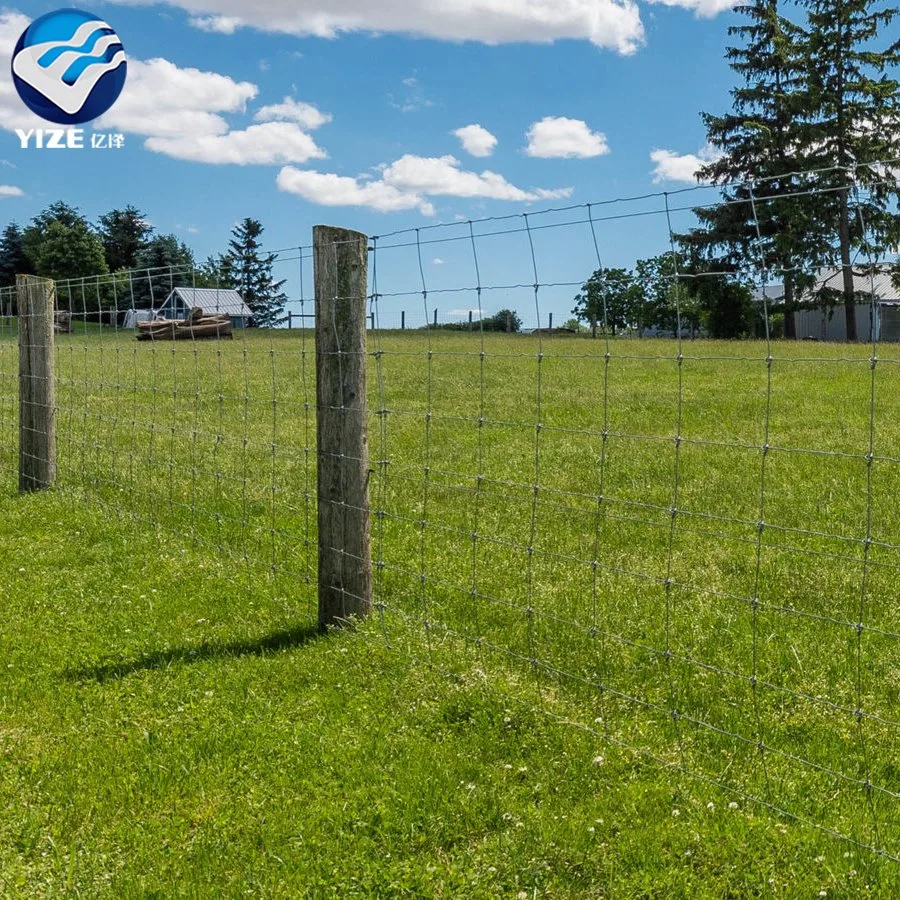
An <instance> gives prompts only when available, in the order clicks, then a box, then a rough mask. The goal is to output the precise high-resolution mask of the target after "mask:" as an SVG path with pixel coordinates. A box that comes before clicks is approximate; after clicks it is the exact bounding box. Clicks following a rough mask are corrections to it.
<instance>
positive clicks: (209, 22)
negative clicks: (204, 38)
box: [191, 16, 244, 34]
mask: <svg viewBox="0 0 900 900" xmlns="http://www.w3.org/2000/svg"><path fill="white" fill-rule="evenodd" d="M243 24H244V22H243V20H242V19H240V18H238V17H237V16H192V17H191V25H193V26H194V28H199V29H200V30H201V31H211V32H213V33H214V34H234V33H235V31H237V30H238V28H240V27H241V26H242V25H243Z"/></svg>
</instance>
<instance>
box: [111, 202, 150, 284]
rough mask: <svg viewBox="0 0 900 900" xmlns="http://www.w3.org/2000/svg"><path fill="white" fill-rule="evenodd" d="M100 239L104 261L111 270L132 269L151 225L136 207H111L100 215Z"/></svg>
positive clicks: (148, 236)
mask: <svg viewBox="0 0 900 900" xmlns="http://www.w3.org/2000/svg"><path fill="white" fill-rule="evenodd" d="M98 230H99V233H100V240H102V241H103V249H104V251H105V253H106V263H107V265H108V266H109V268H110V269H111V270H112V271H114V272H115V271H118V270H119V269H133V268H134V267H135V266H136V265H137V258H138V254H139V253H140V251H141V250H142V249H143V248H144V246H145V245H146V243H147V241H148V239H149V238H150V235H151V234H152V233H153V227H152V226H151V225H150V224H149V223H148V222H147V218H146V216H145V215H144V214H143V213H142V212H141V211H140V210H139V209H137V208H136V207H134V206H131V205H128V206H126V207H125V209H113V210H111V211H110V212H108V213H106V215H104V216H100V227H99V229H98Z"/></svg>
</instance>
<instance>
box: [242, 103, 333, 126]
mask: <svg viewBox="0 0 900 900" xmlns="http://www.w3.org/2000/svg"><path fill="white" fill-rule="evenodd" d="M253 118H254V119H256V121H257V122H271V121H280V122H296V123H297V124H298V125H300V126H302V127H303V128H305V129H306V130H307V131H315V129H316V128H321V127H322V126H323V125H327V124H328V123H329V122H330V121H331V119H332V117H331V116H330V115H329V114H328V113H323V112H320V111H319V110H318V109H317V108H316V107H315V106H313V105H312V104H311V103H302V102H300V101H299V100H295V99H294V98H293V97H285V98H284V101H283V102H282V103H274V104H272V105H271V106H264V107H263V108H262V109H260V110H257V113H256V115H255V116H254V117H253Z"/></svg>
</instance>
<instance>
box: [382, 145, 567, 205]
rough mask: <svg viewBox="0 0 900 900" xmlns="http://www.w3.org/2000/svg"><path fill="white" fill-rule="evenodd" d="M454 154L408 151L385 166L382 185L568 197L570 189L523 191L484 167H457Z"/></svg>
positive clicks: (442, 192) (451, 193) (496, 196)
mask: <svg viewBox="0 0 900 900" xmlns="http://www.w3.org/2000/svg"><path fill="white" fill-rule="evenodd" d="M459 166H460V163H459V160H458V159H456V158H455V157H453V156H437V157H425V156H412V155H411V154H407V155H406V156H402V157H401V158H400V159H398V160H397V161H396V162H393V163H391V164H390V165H389V166H386V167H384V169H383V170H382V173H381V178H382V180H383V181H384V182H385V184H389V185H391V186H393V187H396V188H399V189H400V190H402V191H408V192H414V193H419V194H426V195H432V196H434V195H438V196H447V197H482V198H485V199H489V200H513V201H519V202H526V201H533V200H551V199H557V198H559V197H568V196H571V194H572V188H562V189H557V190H546V189H544V188H538V189H535V190H531V191H526V190H522V188H518V187H516V186H515V185H513V184H510V183H509V182H508V181H507V180H506V179H505V178H504V177H503V176H502V175H498V174H497V173H496V172H491V171H488V170H485V171H484V172H481V173H480V174H479V173H477V172H466V171H464V170H462V169H460V168H459Z"/></svg>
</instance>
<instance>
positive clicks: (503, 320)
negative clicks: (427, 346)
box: [422, 309, 522, 334]
mask: <svg viewBox="0 0 900 900" xmlns="http://www.w3.org/2000/svg"><path fill="white" fill-rule="evenodd" d="M422 327H423V328H434V327H435V326H434V325H432V324H431V323H429V324H427V325H423V326H422ZM437 327H438V328H439V329H441V330H443V331H468V330H469V328H470V327H471V328H472V329H473V330H474V331H493V332H497V331H500V332H506V333H508V334H517V333H518V332H520V331H521V330H522V319H521V318H520V316H519V314H518V313H517V312H516V311H515V310H513V309H501V310H500V311H499V312H497V313H495V314H494V315H492V316H485V317H484V318H483V319H473V320H472V324H471V326H470V325H469V322H468V321H467V320H463V321H461V322H441V323H439V324H438V325H437Z"/></svg>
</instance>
